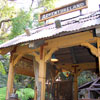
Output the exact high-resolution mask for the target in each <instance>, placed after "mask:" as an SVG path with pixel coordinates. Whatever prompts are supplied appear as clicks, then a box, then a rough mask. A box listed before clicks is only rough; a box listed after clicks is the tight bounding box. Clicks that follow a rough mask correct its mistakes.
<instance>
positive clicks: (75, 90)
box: [73, 72, 78, 100]
mask: <svg viewBox="0 0 100 100" xmlns="http://www.w3.org/2000/svg"><path fill="white" fill-rule="evenodd" d="M77 77H78V76H77V72H76V73H74V82H73V84H74V85H73V87H74V100H78V79H77Z"/></svg>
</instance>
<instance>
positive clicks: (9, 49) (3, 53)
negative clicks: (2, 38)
mask: <svg viewBox="0 0 100 100" xmlns="http://www.w3.org/2000/svg"><path fill="white" fill-rule="evenodd" d="M13 48H14V47H8V48H3V49H0V54H1V55H5V54H7V53H8V52H10V51H12V50H13Z"/></svg>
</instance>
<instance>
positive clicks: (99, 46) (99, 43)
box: [97, 38, 100, 76]
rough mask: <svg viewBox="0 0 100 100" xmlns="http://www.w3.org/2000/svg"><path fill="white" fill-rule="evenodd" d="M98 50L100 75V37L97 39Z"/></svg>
mask: <svg viewBox="0 0 100 100" xmlns="http://www.w3.org/2000/svg"><path fill="white" fill-rule="evenodd" d="M97 50H98V65H99V76H100V38H98V39H97Z"/></svg>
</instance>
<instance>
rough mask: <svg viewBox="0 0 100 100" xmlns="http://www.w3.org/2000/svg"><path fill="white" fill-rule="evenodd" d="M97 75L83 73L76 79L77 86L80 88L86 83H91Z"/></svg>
mask: <svg viewBox="0 0 100 100" xmlns="http://www.w3.org/2000/svg"><path fill="white" fill-rule="evenodd" d="M96 78H97V75H96V74H95V73H93V72H91V71H83V72H82V73H81V74H80V76H79V77H78V85H79V86H81V85H83V84H85V83H87V82H90V81H93V80H94V79H96Z"/></svg>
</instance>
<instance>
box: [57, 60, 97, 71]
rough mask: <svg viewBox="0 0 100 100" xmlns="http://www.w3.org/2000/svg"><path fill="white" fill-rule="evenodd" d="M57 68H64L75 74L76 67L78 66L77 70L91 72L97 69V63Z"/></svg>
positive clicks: (59, 65) (67, 65) (66, 65)
mask: <svg viewBox="0 0 100 100" xmlns="http://www.w3.org/2000/svg"><path fill="white" fill-rule="evenodd" d="M56 66H57V68H62V69H64V70H66V71H72V72H74V66H78V67H77V70H79V71H80V72H81V71H84V70H90V69H96V67H97V66H96V63H95V62H90V63H80V64H65V65H62V64H56Z"/></svg>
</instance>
